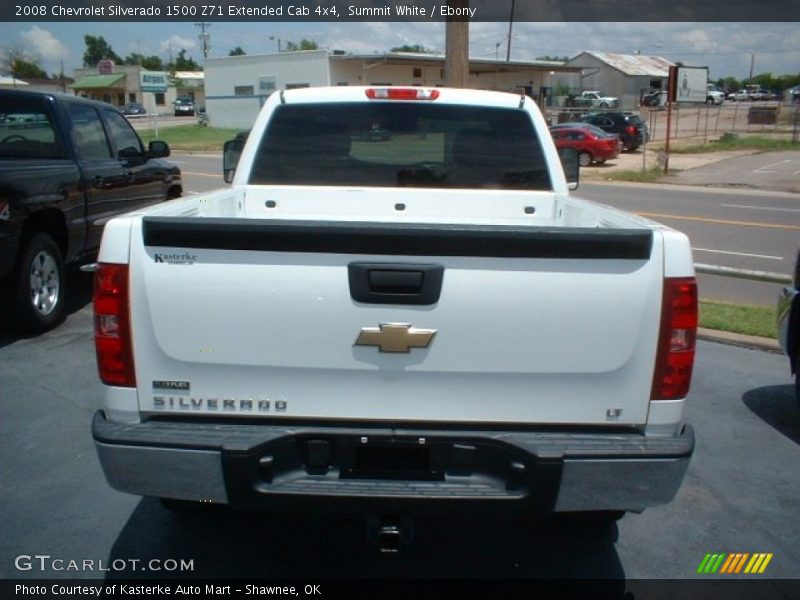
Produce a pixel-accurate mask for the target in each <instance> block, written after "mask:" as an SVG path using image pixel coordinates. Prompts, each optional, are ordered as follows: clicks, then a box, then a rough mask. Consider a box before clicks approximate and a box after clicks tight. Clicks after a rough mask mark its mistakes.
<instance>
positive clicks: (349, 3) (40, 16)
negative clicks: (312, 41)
mask: <svg viewBox="0 0 800 600" xmlns="http://www.w3.org/2000/svg"><path fill="white" fill-rule="evenodd" d="M198 19H202V20H206V21H212V22H213V21H244V20H247V21H274V22H277V21H289V22H296V21H316V22H329V23H336V22H345V21H361V22H367V21H377V22H386V21H390V22H391V21H411V22H436V21H446V20H458V21H490V22H508V21H509V20H512V19H513V21H517V22H525V21H528V22H550V21H552V22H556V21H577V22H610V21H613V22H665V21H667V22H692V21H710V22H747V21H750V22H752V21H758V22H771V21H775V22H787V21H800V2H797V0H733V1H732V0H704V1H703V2H697V0H668V1H665V0H558V1H557V2H556V1H554V0H61V1H59V0H45V1H41V0H40V1H38V2H37V1H36V0H30V1H27V0H21V1H18V2H3V3H0V20H2V21H42V22H46V21H108V22H115V21H117V22H129V21H162V22H163V21H196V20H198Z"/></svg>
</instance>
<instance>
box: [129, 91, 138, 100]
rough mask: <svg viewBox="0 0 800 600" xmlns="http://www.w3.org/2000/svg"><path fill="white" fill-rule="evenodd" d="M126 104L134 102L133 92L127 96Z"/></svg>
mask: <svg viewBox="0 0 800 600" xmlns="http://www.w3.org/2000/svg"><path fill="white" fill-rule="evenodd" d="M128 102H136V94H134V93H133V92H131V93H130V94H128Z"/></svg>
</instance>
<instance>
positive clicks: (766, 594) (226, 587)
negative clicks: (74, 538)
mask: <svg viewBox="0 0 800 600" xmlns="http://www.w3.org/2000/svg"><path fill="white" fill-rule="evenodd" d="M799 589H800V587H799V586H798V580H779V579H778V580H775V579H773V580H763V579H762V580H750V581H744V580H738V581H731V580H728V581H724V580H716V581H710V580H707V581H702V580H697V579H692V580H685V579H683V580H675V579H660V580H655V579H654V580H647V579H638V580H627V581H626V580H625V579H587V580H563V579H548V580H541V579H538V580H537V579H528V580H522V579H521V580H509V579H483V580H468V579H462V580H458V579H456V580H444V579H438V580H436V579H434V580H431V579H426V580H422V579H403V580H391V579H387V580H375V579H364V580H327V579H322V580H320V579H313V580H307V581H298V580H280V579H276V580H273V581H269V580H232V579H228V580H223V579H202V578H200V577H197V578H194V579H172V580H169V579H164V580H157V579H144V580H143V579H140V580H135V579H132V580H124V579H122V580H116V579H113V578H107V579H105V580H102V579H94V580H93V579H72V580H53V579H39V580H30V579H27V580H21V579H17V580H13V579H3V580H0V594H2V595H1V596H0V597H2V598H3V599H12V598H37V599H39V600H56V599H58V600H65V599H70V600H71V599H76V598H103V599H105V600H121V599H124V598H131V597H138V598H150V599H154V598H157V599H160V600H169V599H176V598H187V597H188V598H191V597H195V598H220V599H223V598H226V599H230V600H235V599H246V598H262V599H263V598H291V599H292V600H294V599H296V598H306V599H312V598H317V599H320V600H338V599H339V598H342V599H347V600H350V599H352V598H354V597H366V598H370V597H371V598H382V599H386V600H390V599H394V598H414V599H415V600H427V599H428V598H431V599H434V598H435V599H436V600H440V599H441V598H443V597H447V596H448V595H455V594H458V595H463V596H467V595H469V596H473V595H474V596H477V597H501V598H559V599H563V600H571V599H572V598H580V599H581V600H585V599H586V598H591V599H592V600H636V599H641V600H646V599H651V598H681V600H695V599H698V600H699V599H701V598H702V599H705V600H708V599H713V600H717V599H720V600H722V599H725V600H750V599H751V598H755V597H757V598H759V599H760V600H773V599H776V600H777V599H778V598H796V597H797V593H798V590H799ZM662 594H663V595H662Z"/></svg>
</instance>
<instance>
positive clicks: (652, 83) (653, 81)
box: [650, 79, 661, 90]
mask: <svg viewBox="0 0 800 600" xmlns="http://www.w3.org/2000/svg"><path fill="white" fill-rule="evenodd" d="M650 87H651V88H653V89H654V90H660V89H661V80H660V79H651V80H650Z"/></svg>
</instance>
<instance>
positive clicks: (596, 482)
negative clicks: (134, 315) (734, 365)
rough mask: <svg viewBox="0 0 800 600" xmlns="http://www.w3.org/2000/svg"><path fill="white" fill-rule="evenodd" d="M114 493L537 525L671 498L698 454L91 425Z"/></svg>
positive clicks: (629, 442)
mask: <svg viewBox="0 0 800 600" xmlns="http://www.w3.org/2000/svg"><path fill="white" fill-rule="evenodd" d="M92 433H93V436H94V439H95V445H96V447H97V451H98V455H99V457H100V462H101V464H102V466H103V470H104V471H105V474H106V478H107V479H108V481H109V483H110V484H111V486H112V487H114V488H115V489H118V490H120V491H123V492H129V493H132V494H138V495H144V496H157V497H165V498H177V499H185V500H199V501H209V502H216V503H224V504H230V505H232V506H234V507H237V508H248V509H264V510H271V511H276V512H278V511H284V512H297V511H300V512H305V511H311V510H313V511H315V512H319V511H332V512H369V511H373V510H380V511H403V512H407V513H412V514H413V513H427V514H437V513H444V512H446V513H447V514H451V513H453V512H454V511H455V512H461V511H464V512H466V513H468V514H475V512H476V511H480V510H482V509H485V510H487V511H489V512H491V513H492V514H509V515H536V514H547V513H550V512H554V511H556V512H562V511H582V510H630V511H641V510H644V509H645V508H647V507H649V506H655V505H659V504H665V503H667V502H669V501H670V500H672V498H673V497H674V496H675V494H676V493H677V491H678V488H679V487H680V484H681V482H682V480H683V477H684V474H685V472H686V469H687V467H688V464H689V459H690V457H691V454H692V451H693V449H694V433H693V431H692V428H691V427H689V426H684V427H683V429H682V430H681V432H680V434H679V435H677V436H675V437H646V436H644V435H641V434H639V433H636V432H614V433H557V432H545V431H526V430H519V431H517V430H513V431H497V430H492V431H478V430H461V431H459V430H453V429H446V428H441V429H410V428H392V429H390V428H378V427H370V426H365V427H343V426H342V427H335V426H330V425H327V426H322V425H321V426H294V425H292V424H276V423H272V424H268V425H266V424H265V425H260V424H228V423H226V424H219V423H199V422H189V423H187V422H172V421H148V422H145V423H139V424H117V423H112V422H109V421H108V420H106V418H105V417H104V416H103V414H102V412H98V413H97V414H96V415H95V417H94V421H93V423H92Z"/></svg>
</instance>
